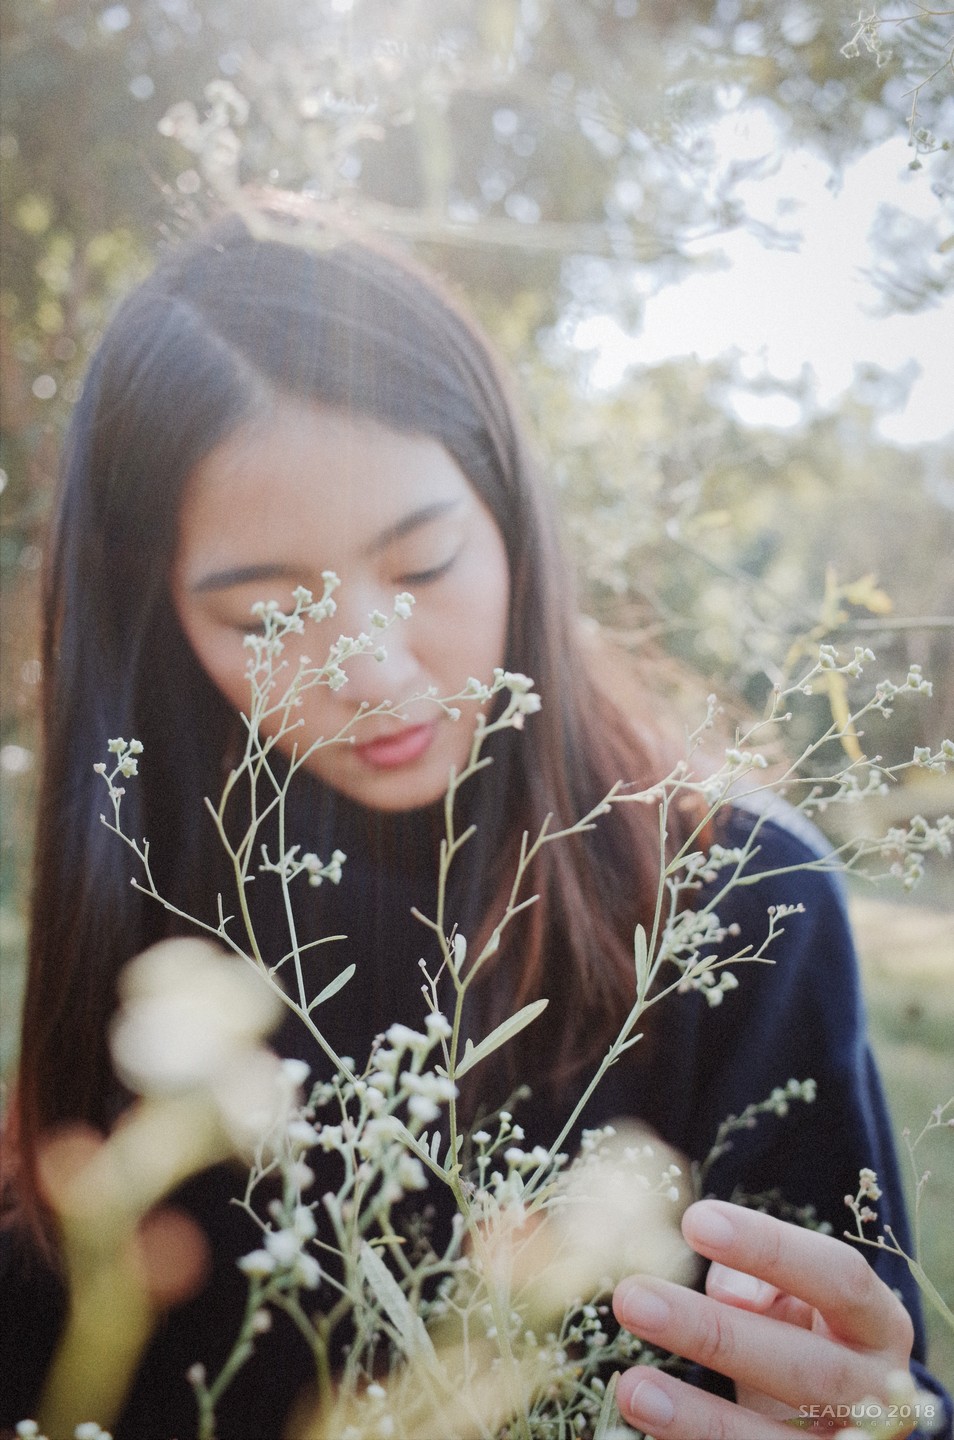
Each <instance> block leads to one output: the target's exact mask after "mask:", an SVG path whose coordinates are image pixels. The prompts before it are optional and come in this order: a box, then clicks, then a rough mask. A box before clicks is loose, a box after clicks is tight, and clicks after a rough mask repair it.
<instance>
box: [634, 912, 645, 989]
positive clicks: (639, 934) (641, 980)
mask: <svg viewBox="0 0 954 1440" xmlns="http://www.w3.org/2000/svg"><path fill="white" fill-rule="evenodd" d="M633 959H634V961H635V964H636V994H637V995H638V996H639V998H640V1000H643V999H645V996H646V988H647V986H648V984H649V941H648V940H647V939H646V927H645V926H644V925H637V926H636V929H635V932H634V933H633Z"/></svg>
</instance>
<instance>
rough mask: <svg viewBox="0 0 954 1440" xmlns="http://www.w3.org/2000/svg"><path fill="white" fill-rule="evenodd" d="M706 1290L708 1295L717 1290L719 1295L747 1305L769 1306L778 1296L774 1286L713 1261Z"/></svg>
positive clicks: (742, 1271)
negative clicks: (728, 1296) (730, 1297)
mask: <svg viewBox="0 0 954 1440" xmlns="http://www.w3.org/2000/svg"><path fill="white" fill-rule="evenodd" d="M706 1290H707V1291H708V1293H709V1294H710V1295H711V1294H712V1292H713V1290H718V1292H719V1294H720V1295H731V1296H733V1297H734V1298H735V1299H736V1300H744V1301H745V1303H746V1304H747V1305H767V1304H771V1302H772V1301H773V1300H774V1299H775V1297H776V1295H777V1294H778V1291H777V1290H776V1288H775V1286H774V1285H768V1284H766V1282H765V1281H764V1280H757V1279H756V1277H755V1276H754V1275H748V1274H746V1272H745V1271H744V1270H731V1269H730V1268H729V1266H728V1265H720V1264H719V1262H718V1261H717V1260H713V1262H712V1264H711V1265H710V1266H709V1275H708V1278H707V1280H706Z"/></svg>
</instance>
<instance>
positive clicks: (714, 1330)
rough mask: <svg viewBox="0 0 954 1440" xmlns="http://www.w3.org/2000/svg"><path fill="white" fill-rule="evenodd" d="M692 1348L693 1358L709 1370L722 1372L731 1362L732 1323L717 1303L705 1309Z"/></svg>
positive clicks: (733, 1343)
mask: <svg viewBox="0 0 954 1440" xmlns="http://www.w3.org/2000/svg"><path fill="white" fill-rule="evenodd" d="M693 1348H694V1351H695V1358H696V1359H697V1360H698V1361H699V1362H700V1364H702V1365H705V1366H706V1367H707V1368H709V1369H712V1370H716V1369H723V1370H724V1369H725V1368H726V1365H727V1362H729V1361H731V1357H732V1353H733V1350H734V1348H735V1342H734V1336H733V1331H732V1322H731V1319H730V1318H729V1317H728V1316H726V1315H725V1314H724V1313H723V1307H722V1306H721V1305H719V1303H718V1302H716V1303H715V1304H714V1305H713V1306H712V1307H711V1308H709V1307H707V1309H706V1313H705V1316H704V1318H703V1320H702V1323H701V1324H700V1326H699V1330H698V1338H697V1341H696V1344H695V1346H694V1347H693Z"/></svg>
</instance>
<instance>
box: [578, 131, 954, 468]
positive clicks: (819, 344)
mask: <svg viewBox="0 0 954 1440" xmlns="http://www.w3.org/2000/svg"><path fill="white" fill-rule="evenodd" d="M783 144H784V142H782V141H781V140H780V136H779V133H778V130H777V127H776V123H775V120H774V118H773V116H772V114H771V112H770V111H769V110H768V109H767V108H766V107H760V106H753V107H747V109H746V110H745V111H744V112H739V111H736V112H735V113H733V114H728V115H726V116H725V117H724V119H723V120H722V122H721V123H720V125H719V126H718V127H717V131H716V145H717V151H718V153H720V154H721V155H722V156H723V157H724V158H725V161H726V163H728V162H729V161H730V160H731V159H733V158H738V159H745V160H748V159H757V158H759V157H761V156H763V155H771V154H772V153H773V152H774V153H776V154H778V153H779V150H780V148H781V146H782V145H783ZM911 155H912V151H911V150H910V149H909V148H908V147H907V144H906V142H905V140H904V138H902V137H899V138H897V139H892V140H890V141H888V142H885V143H883V144H881V145H879V146H877V147H876V148H874V149H873V150H871V151H869V152H868V153H867V154H865V155H864V156H862V157H861V158H860V159H858V160H857V161H855V162H854V163H853V164H851V165H849V166H847V167H846V169H845V171H844V174H843V176H842V179H841V182H840V184H833V182H832V178H831V171H830V169H829V166H828V165H827V163H826V162H825V161H824V160H823V159H822V158H821V157H820V156H818V155H816V154H814V153H813V152H811V151H809V150H807V149H788V150H785V149H782V152H781V157H780V159H779V160H778V162H777V164H776V165H775V166H774V167H773V168H772V169H771V170H770V171H769V173H768V174H766V175H763V176H761V177H759V178H755V179H751V180H747V181H745V182H743V183H742V184H740V185H739V186H738V187H737V193H738V195H739V198H740V199H741V200H742V201H743V203H744V204H745V206H746V208H747V210H748V213H749V214H751V215H752V216H753V217H754V218H756V219H758V220H761V221H763V222H766V223H769V224H772V225H776V226H778V227H779V228H781V229H783V230H785V231H786V232H791V231H798V232H800V234H801V237H802V238H801V243H800V244H799V247H798V249H797V250H795V251H793V250H786V249H773V248H767V246H766V245H765V244H763V243H762V241H760V240H759V239H758V238H756V237H755V236H753V235H751V234H747V233H745V232H744V231H741V230H740V231H737V232H733V233H730V234H727V235H725V236H720V237H718V238H716V239H714V240H708V241H706V242H704V243H702V244H699V245H698V246H697V247H696V251H695V253H696V254H698V255H710V256H712V257H713V258H715V257H716V256H719V255H721V256H724V257H725V260H726V261H727V262H728V264H727V267H726V268H713V269H705V270H700V271H699V272H697V273H696V274H693V275H692V276H690V277H689V278H688V279H686V280H684V281H681V282H680V283H678V284H673V285H667V286H665V287H664V288H662V289H661V290H658V291H656V292H655V293H651V294H649V296H648V298H647V299H646V305H645V313H644V320H643V328H642V330H641V331H640V332H639V334H637V335H635V336H632V335H627V334H626V333H625V332H624V331H623V330H622V328H621V327H620V325H619V324H618V322H617V321H616V320H615V319H614V318H613V317H612V316H609V315H602V316H592V317H590V318H588V319H586V320H584V321H582V322H581V323H580V325H578V327H577V329H576V333H575V335H574V343H575V344H576V345H578V346H579V347H580V348H582V349H586V350H592V351H593V361H594V364H593V370H592V372H591V381H592V383H593V384H594V385H596V386H598V387H604V386H606V387H611V386H612V385H614V384H615V383H617V382H618V381H619V379H620V378H621V377H622V374H623V373H624V371H625V370H626V368H627V367H628V366H630V365H633V364H635V365H640V366H642V365H653V364H657V363H658V362H659V361H661V360H665V359H668V358H673V357H676V356H682V355H697V356H698V357H699V358H700V359H702V360H711V359H714V358H715V357H717V356H720V355H724V354H726V353H727V352H730V351H732V350H735V351H736V352H737V353H738V356H739V367H740V372H741V374H742V375H743V377H744V379H745V380H746V381H749V382H751V381H753V380H760V379H762V378H763V377H765V378H769V379H771V378H775V379H778V380H781V381H787V380H793V379H795V378H796V377H798V375H799V374H800V373H801V372H802V370H803V367H804V366H805V365H806V364H807V365H808V366H810V370H811V377H812V394H813V398H814V401H815V404H816V405H817V406H818V407H819V408H821V409H825V408H827V407H828V406H831V405H833V404H835V403H836V402H837V401H838V399H839V397H840V396H841V395H842V394H843V393H844V391H845V390H847V389H848V387H849V386H850V385H851V383H852V379H853V377H854V373H855V367H856V365H858V364H864V365H868V366H871V365H873V366H877V367H879V368H881V369H883V370H885V371H889V372H892V373H900V374H902V375H904V376H906V377H909V378H910V380H911V383H910V390H909V392H908V396H907V403H906V404H904V405H903V406H902V407H899V408H897V409H895V410H893V411H888V412H887V413H886V414H885V415H884V416H883V418H882V420H881V421H880V423H879V429H880V433H881V434H882V435H883V436H884V437H885V438H886V439H888V440H891V441H894V442H895V443H899V444H918V443H922V442H925V441H932V440H938V439H941V438H943V437H944V436H947V435H954V401H952V395H954V384H952V379H951V377H952V375H954V297H950V296H949V297H948V298H947V300H946V301H945V302H944V303H943V304H938V305H934V306H932V307H930V308H929V309H927V310H925V311H923V312H921V313H918V314H914V315H907V314H895V315H878V314H877V313H876V311H877V309H878V306H879V303H880V301H881V296H880V293H879V291H878V290H877V289H876V288H875V286H874V284H873V283H872V281H871V279H870V278H868V277H866V276H865V275H863V273H862V271H863V270H864V269H865V268H866V267H869V266H871V265H872V264H873V263H874V260H875V252H873V250H872V247H871V243H870V233H871V229H872V225H873V222H874V219H875V216H876V213H877V211H878V207H879V206H881V205H890V206H897V207H898V208H899V209H901V210H903V211H904V212H905V213H906V214H908V215H910V216H912V217H913V218H914V219H915V220H923V221H927V222H930V223H931V224H933V225H935V226H936V227H937V235H938V239H940V238H941V237H942V236H943V234H944V233H945V232H944V229H943V217H942V214H941V206H940V204H939V202H938V200H937V198H936V196H935V195H934V194H932V191H931V185H930V181H929V179H928V175H927V171H926V170H924V171H920V172H916V173H912V172H911V171H910V170H908V169H907V166H908V163H909V162H910V159H911ZM901 393H902V394H903V393H904V387H903V386H902V387H901ZM729 403H730V404H731V405H732V406H733V408H734V409H735V411H736V413H737V414H738V416H739V418H740V419H741V420H743V421H745V422H748V423H751V424H758V425H762V424H767V425H773V426H779V427H787V426H790V425H794V424H796V423H797V422H798V420H799V418H800V415H801V407H800V405H799V404H798V403H797V402H796V401H795V400H794V399H793V398H792V397H791V396H788V395H785V394H783V393H782V392H780V391H775V392H771V391H770V392H769V393H767V394H763V393H760V394H753V393H751V392H749V391H746V390H744V389H742V388H741V387H740V388H739V389H738V390H736V391H734V392H733V393H732V394H731V395H730V397H729Z"/></svg>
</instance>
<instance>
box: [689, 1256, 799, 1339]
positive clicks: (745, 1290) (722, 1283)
mask: <svg viewBox="0 0 954 1440" xmlns="http://www.w3.org/2000/svg"><path fill="white" fill-rule="evenodd" d="M706 1294H707V1295H708V1296H710V1297H711V1298H712V1299H713V1300H721V1301H722V1302H723V1304H725V1305H735V1306H737V1307H738V1308H739V1309H740V1310H752V1311H754V1312H755V1313H756V1314H759V1315H771V1316H772V1319H773V1320H784V1321H785V1323H786V1324H788V1325H800V1326H801V1327H802V1329H804V1330H817V1329H819V1328H821V1322H820V1317H819V1314H818V1311H817V1310H816V1309H815V1308H814V1307H813V1306H811V1305H806V1303H805V1301H804V1300H799V1299H798V1298H797V1297H796V1296H794V1295H783V1294H782V1292H781V1291H780V1290H778V1289H776V1287H775V1286H774V1285H770V1284H769V1283H768V1281H767V1280H758V1279H757V1278H756V1277H755V1276H754V1275H747V1274H746V1273H745V1271H744V1270H732V1269H731V1268H730V1267H729V1266H728V1265H720V1264H719V1262H718V1260H713V1262H712V1264H711V1265H710V1266H709V1273H708V1274H707V1275H706ZM816 1322H817V1323H816Z"/></svg>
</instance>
